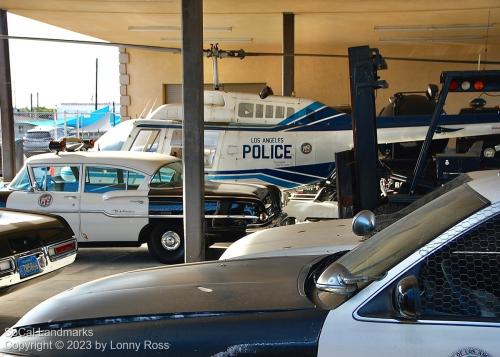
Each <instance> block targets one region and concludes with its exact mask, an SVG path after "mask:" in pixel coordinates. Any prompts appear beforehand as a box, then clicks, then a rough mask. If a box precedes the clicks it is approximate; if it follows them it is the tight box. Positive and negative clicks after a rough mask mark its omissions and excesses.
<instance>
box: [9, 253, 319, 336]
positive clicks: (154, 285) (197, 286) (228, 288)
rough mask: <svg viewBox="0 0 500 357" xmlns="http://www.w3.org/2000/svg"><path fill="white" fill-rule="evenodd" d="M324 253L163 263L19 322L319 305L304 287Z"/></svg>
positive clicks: (46, 305)
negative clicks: (318, 254)
mask: <svg viewBox="0 0 500 357" xmlns="http://www.w3.org/2000/svg"><path fill="white" fill-rule="evenodd" d="M320 258H321V257H318V256H316V257H311V256H296V257H279V258H269V259H248V260H239V261H229V262H220V261H213V262H204V263H197V264H187V265H177V266H171V267H158V268H151V269H144V270H138V271H132V272H127V273H122V274H118V275H114V276H111V277H107V278H104V279H99V280H95V281H93V282H90V283H86V284H83V285H80V286H77V287H75V288H73V289H70V290H67V291H65V292H63V293H61V294H58V295H56V296H54V297H52V298H50V299H48V300H46V301H44V302H43V303H41V304H40V305H38V306H36V307H35V308H34V309H32V310H31V311H30V312H28V313H27V314H26V315H25V316H24V317H23V318H22V319H21V320H19V322H18V323H17V324H16V326H17V327H20V326H33V325H39V324H46V323H54V322H65V321H66V322H67V321H75V320H89V319H90V320H92V321H95V320H99V319H106V318H118V317H124V316H128V317H130V316H141V317H143V316H145V317H147V316H158V315H165V314H179V315H183V316H184V315H189V314H193V313H194V314H196V313H204V312H221V313H223V312H236V311H270V310H271V311H276V310H297V309H311V308H314V305H313V304H312V302H311V301H310V300H309V299H308V298H307V297H306V296H305V294H304V292H303V291H302V287H303V282H302V280H304V279H305V277H306V275H307V272H308V271H309V269H310V266H311V265H312V264H314V263H315V262H316V261H318V260H319V259H320Z"/></svg>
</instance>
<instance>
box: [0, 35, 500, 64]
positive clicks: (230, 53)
mask: <svg viewBox="0 0 500 357" xmlns="http://www.w3.org/2000/svg"><path fill="white" fill-rule="evenodd" d="M0 39H6V40H30V41H43V42H59V43H74V44H81V45H98V46H109V47H122V46H123V47H129V48H137V49H142V50H149V51H159V52H167V53H177V54H180V53H182V49H181V48H178V47H162V46H153V45H139V44H134V43H120V42H100V41H88V40H68V39H61V38H45V37H27V36H10V35H0ZM203 53H204V55H205V56H207V57H211V56H213V55H214V54H213V52H212V51H211V50H210V49H205V50H203ZM217 56H218V57H219V58H240V59H243V58H245V57H286V56H294V57H318V58H347V55H341V54H333V53H332V54H328V53H294V54H285V53H282V52H245V51H244V50H242V49H240V50H218V53H217ZM384 58H385V59H386V60H389V61H390V60H393V61H406V62H429V63H457V64H477V61H476V60H460V59H439V58H425V57H414V58H412V57H398V56H384ZM481 64H492V65H500V61H481Z"/></svg>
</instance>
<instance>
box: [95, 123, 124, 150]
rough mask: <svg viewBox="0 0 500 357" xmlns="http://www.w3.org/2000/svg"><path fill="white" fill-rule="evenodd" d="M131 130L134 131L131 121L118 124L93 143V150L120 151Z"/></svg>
mask: <svg viewBox="0 0 500 357" xmlns="http://www.w3.org/2000/svg"><path fill="white" fill-rule="evenodd" d="M132 129H134V123H133V122H132V121H124V122H123V123H120V124H118V125H117V126H115V127H114V128H111V129H109V130H108V131H107V132H106V134H104V135H103V136H101V137H100V138H99V139H98V140H97V141H96V142H95V145H94V147H95V149H96V150H99V151H120V150H121V149H122V147H123V144H124V143H125V141H126V140H127V138H128V137H129V135H130V133H131V131H132Z"/></svg>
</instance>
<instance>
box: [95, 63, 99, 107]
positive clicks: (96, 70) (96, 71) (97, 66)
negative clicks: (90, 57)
mask: <svg viewBox="0 0 500 357" xmlns="http://www.w3.org/2000/svg"><path fill="white" fill-rule="evenodd" d="M98 69H99V58H96V59H95V110H97V73H98Z"/></svg>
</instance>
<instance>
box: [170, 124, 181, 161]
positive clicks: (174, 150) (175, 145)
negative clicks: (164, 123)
mask: <svg viewBox="0 0 500 357" xmlns="http://www.w3.org/2000/svg"><path fill="white" fill-rule="evenodd" d="M170 155H172V156H175V157H178V158H179V159H181V158H182V130H173V131H172V140H171V141H170Z"/></svg>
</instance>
